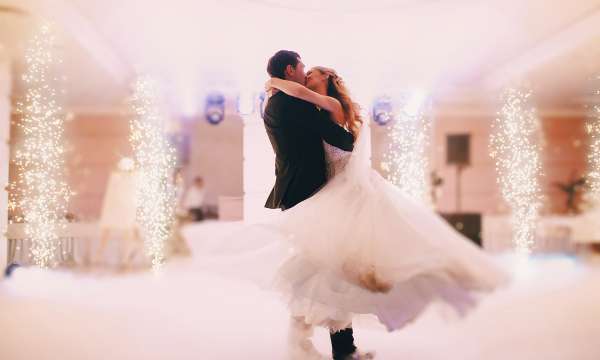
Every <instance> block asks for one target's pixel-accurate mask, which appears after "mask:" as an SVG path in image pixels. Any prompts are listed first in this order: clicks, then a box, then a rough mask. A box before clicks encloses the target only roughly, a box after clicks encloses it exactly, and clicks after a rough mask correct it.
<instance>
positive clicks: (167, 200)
mask: <svg viewBox="0 0 600 360" xmlns="http://www.w3.org/2000/svg"><path fill="white" fill-rule="evenodd" d="M131 106H132V109H133V112H134V114H135V116H134V117H133V118H132V119H131V123H130V127H131V136H130V141H131V144H132V147H133V150H134V155H135V156H134V157H135V162H136V168H137V170H138V180H137V181H138V185H137V192H138V194H137V201H138V203H137V218H138V223H139V224H140V228H141V231H142V237H143V238H144V242H145V244H146V251H147V253H148V256H149V257H150V258H151V259H152V267H153V269H154V270H158V269H159V268H160V267H161V266H162V264H163V263H164V260H165V242H166V241H167V239H168V237H169V234H170V231H171V226H172V223H173V216H174V205H175V204H174V199H175V191H174V190H175V189H174V187H173V185H172V184H171V182H170V179H171V174H172V172H173V168H174V165H175V152H174V149H173V148H171V146H169V143H168V141H167V138H166V136H165V133H164V128H165V118H164V117H163V116H162V114H161V111H160V108H161V107H160V104H159V101H158V88H157V85H156V83H155V82H154V81H153V80H152V79H150V78H149V77H145V76H142V77H139V78H138V80H137V81H136V83H135V86H134V94H133V97H132V101H131Z"/></svg>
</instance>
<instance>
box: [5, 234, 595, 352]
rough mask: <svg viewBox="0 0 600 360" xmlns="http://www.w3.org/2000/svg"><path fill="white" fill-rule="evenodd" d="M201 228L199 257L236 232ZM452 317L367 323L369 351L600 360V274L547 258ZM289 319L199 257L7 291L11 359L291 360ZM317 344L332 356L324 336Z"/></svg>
mask: <svg viewBox="0 0 600 360" xmlns="http://www.w3.org/2000/svg"><path fill="white" fill-rule="evenodd" d="M200 226H201V229H202V231H200V232H199V233H201V234H202V236H200V237H199V238H198V239H195V240H194V243H192V244H190V245H191V246H192V248H193V249H194V251H195V252H196V253H198V252H200V251H202V248H203V247H204V246H206V243H207V242H210V241H214V240H215V239H217V238H219V236H221V235H222V234H224V233H227V232H228V231H231V229H233V228H235V225H232V224H224V223H208V224H205V225H200ZM502 262H503V263H504V264H506V266H507V267H511V266H512V265H513V264H512V263H511V261H510V259H509V258H505V259H502ZM442 310H443V309H440V308H438V307H433V308H431V309H430V310H429V311H428V312H427V313H426V314H425V315H424V316H423V317H422V318H421V319H419V320H418V321H417V322H416V323H414V324H412V325H410V326H408V327H406V328H405V329H403V330H402V331H399V332H396V333H391V334H390V333H386V332H385V331H384V330H382V328H381V327H379V326H378V325H377V324H376V323H374V322H373V321H372V320H371V319H369V318H359V319H357V320H356V322H355V329H356V330H355V332H356V337H357V340H358V345H359V346H360V347H362V348H364V349H369V350H376V351H377V355H378V356H377V358H378V359H385V360H395V359H402V360H412V359H414V360H433V359H445V360H448V359H456V360H482V359H485V360H509V359H510V360H537V359H540V360H559V359H560V360H588V359H589V360H597V359H599V358H600V342H599V341H598V334H600V266H598V265H594V264H593V263H586V264H583V263H581V262H579V261H576V260H575V259H573V258H569V257H546V258H538V259H536V260H534V261H532V263H531V264H530V265H528V267H527V268H526V269H523V270H522V271H521V272H520V273H519V275H518V276H517V277H515V280H514V282H513V284H512V285H511V286H510V287H509V288H507V289H504V290H502V291H499V292H497V293H495V294H493V295H491V296H489V297H488V298H486V300H485V301H484V302H483V303H482V304H481V306H480V307H479V308H478V309H477V310H475V311H474V312H472V313H471V314H470V315H469V316H468V317H467V318H465V319H464V320H461V321H459V320H457V319H454V317H453V316H452V314H450V313H448V312H445V311H442ZM287 320H288V316H287V311H286V308H285V306H284V305H283V304H282V303H281V302H280V301H279V299H278V298H277V296H276V295H275V294H273V293H270V292H266V291H263V290H260V289H258V288H257V287H256V286H254V285H253V284H248V283H244V282H242V281H237V280H233V279H228V278H224V277H221V276H219V275H216V274H213V273H211V272H210V271H207V270H203V266H202V265H201V264H200V261H199V260H198V258H196V259H195V258H194V257H192V258H189V259H181V260H180V259H175V260H173V261H171V262H170V263H168V264H167V266H166V267H165V269H164V270H163V271H162V272H161V273H160V274H158V275H155V274H152V273H137V274H127V275H112V274H107V273H100V272H95V271H91V272H88V273H76V274H74V273H66V272H65V273H63V272H57V271H40V270H36V269H20V270H17V271H16V272H15V273H14V274H13V276H12V277H11V278H10V279H7V280H4V281H2V282H0V329H1V330H2V334H1V335H0V359H3V360H4V359H6V360H21V359H23V360H24V359H27V360H30V359H36V360H46V359H61V360H75V359H77V360H83V359H86V360H100V359H102V360H108V359H110V360H117V359H123V360H124V359H128V360H129V359H140V360H154V359H173V360H185V359H203V360H205V359H224V360H229V359H232V360H233V359H236V360H237V359H285V339H286V333H287ZM314 341H315V344H316V345H317V347H318V348H319V349H320V350H321V351H322V352H327V353H328V352H329V339H328V335H327V332H326V331H325V330H322V329H321V330H318V331H317V332H316V333H315V336H314Z"/></svg>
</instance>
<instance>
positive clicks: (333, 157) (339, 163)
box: [323, 141, 352, 179]
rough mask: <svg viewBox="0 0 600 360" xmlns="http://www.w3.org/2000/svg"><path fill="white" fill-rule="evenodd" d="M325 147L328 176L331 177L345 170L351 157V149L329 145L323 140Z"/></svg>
mask: <svg viewBox="0 0 600 360" xmlns="http://www.w3.org/2000/svg"><path fill="white" fill-rule="evenodd" d="M323 148H324V149H325V163H326V164H327V178H328V179H331V178H332V177H334V176H335V175H337V174H338V173H339V172H340V171H342V170H344V168H345V167H346V164H347V163H348V160H349V159H350V154H352V153H351V152H349V151H344V150H342V149H338V148H336V147H335V146H333V145H329V144H328V143H326V142H325V141H323Z"/></svg>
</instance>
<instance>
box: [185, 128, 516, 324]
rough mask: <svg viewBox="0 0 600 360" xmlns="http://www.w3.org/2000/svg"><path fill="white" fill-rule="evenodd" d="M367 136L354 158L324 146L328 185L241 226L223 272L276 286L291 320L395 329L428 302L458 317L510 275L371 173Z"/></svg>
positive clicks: (226, 248) (225, 250)
mask: <svg viewBox="0 0 600 360" xmlns="http://www.w3.org/2000/svg"><path fill="white" fill-rule="evenodd" d="M369 139H370V134H369V132H368V126H364V129H363V131H362V133H361V135H360V136H359V139H358V141H357V143H356V145H355V150H354V152H352V153H349V152H344V151H342V150H340V149H338V148H335V147H333V146H331V145H329V144H327V143H324V147H325V153H326V159H327V166H328V173H329V180H328V182H327V184H326V185H325V186H324V187H323V188H322V189H321V190H320V191H319V192H318V193H316V194H315V195H314V196H312V197H311V198H309V199H307V200H305V201H303V202H302V203H300V204H298V205H296V206H295V207H293V208H291V209H289V210H287V211H285V212H282V213H281V214H280V215H278V216H277V218H276V219H274V220H273V221H270V222H269V223H266V224H261V225H253V226H245V227H244V229H243V230H242V231H240V232H239V233H238V234H237V236H234V237H232V239H230V240H232V241H234V242H237V245H233V244H232V243H227V241H228V240H225V242H221V244H220V246H221V248H220V251H219V252H220V253H221V255H222V257H221V259H222V258H223V257H225V258H228V259H229V261H226V262H225V264H227V268H228V272H230V273H232V272H233V273H238V274H242V275H243V276H246V277H248V278H253V279H257V280H259V281H261V282H262V283H263V284H265V285H268V286H269V287H270V288H275V289H276V290H278V291H279V292H280V293H282V294H283V295H284V298H285V299H286V301H287V302H288V305H289V308H290V310H291V313H292V316H293V317H296V318H302V317H303V318H304V319H305V322H306V323H307V324H311V325H318V326H325V327H328V328H330V329H343V328H346V327H347V326H348V325H350V323H351V321H352V316H353V315H355V314H373V315H376V316H377V317H378V319H379V320H380V322H381V323H383V324H384V325H385V326H386V327H387V329H388V330H390V331H392V330H395V329H399V328H401V327H402V326H403V325H405V324H406V323H408V322H410V321H411V320H413V319H415V318H416V317H417V316H418V315H419V314H420V313H421V312H422V311H423V310H424V309H425V308H426V307H427V306H428V305H429V304H431V303H432V302H434V301H441V302H444V303H447V304H449V305H451V306H452V307H454V308H455V309H456V310H457V311H458V312H459V313H460V314H464V313H465V312H466V311H467V310H468V309H469V308H470V307H472V306H473V305H474V304H475V302H476V298H477V293H479V292H481V291H490V290H493V289H495V288H496V287H498V286H499V285H501V284H503V283H505V282H506V281H507V275H506V274H505V273H504V272H503V271H502V270H501V269H500V268H499V267H497V266H496V263H495V262H494V261H493V260H492V259H491V258H490V257H488V255H486V254H485V253H484V252H483V251H481V250H480V249H479V248H477V247H476V246H475V245H473V244H472V243H471V242H470V241H469V240H468V239H466V238H465V237H463V236H462V235H461V234H459V233H458V232H456V231H455V230H454V229H453V228H452V227H451V226H449V225H448V224H447V223H446V222H445V221H444V220H443V219H442V218H440V217H439V216H438V215H437V214H435V213H434V212H433V211H432V210H431V209H429V208H427V207H425V206H423V205H421V204H418V203H415V202H413V201H412V200H411V199H409V198H408V197H407V196H405V195H404V194H403V193H402V192H401V191H400V190H399V189H398V188H397V187H396V186H394V185H393V184H391V183H390V182H388V181H387V180H385V179H384V178H382V177H381V176H380V175H379V173H377V172H376V171H375V170H373V169H372V168H371V166H370V160H369V151H368V147H369V146H370V143H369ZM190 235H191V234H190ZM233 238H235V240H234V239H233ZM190 240H192V239H190ZM234 253H235V254H237V256H233V257H231V256H229V255H232V254H234ZM208 257H210V256H208ZM213 260H214V259H213ZM207 263H210V262H207ZM222 264H224V263H223V262H221V265H222ZM273 277H274V279H273ZM265 279H266V280H267V283H265V282H264V281H265Z"/></svg>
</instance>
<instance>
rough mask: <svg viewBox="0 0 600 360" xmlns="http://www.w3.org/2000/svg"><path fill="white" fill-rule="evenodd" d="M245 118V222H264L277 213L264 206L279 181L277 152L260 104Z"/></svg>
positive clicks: (244, 116)
mask: <svg viewBox="0 0 600 360" xmlns="http://www.w3.org/2000/svg"><path fill="white" fill-rule="evenodd" d="M256 105H257V106H254V110H253V111H252V113H250V114H243V115H242V117H243V119H244V221H245V222H250V223H252V222H260V221H262V220H266V219H268V218H269V216H272V215H273V214H276V213H277V211H276V210H271V209H265V207H264V205H265V202H266V200H267V197H268V196H269V193H270V191H271V189H272V187H273V185H274V184H275V154H274V153H273V149H272V147H271V143H270V142H269V138H268V136H267V132H266V130H265V126H264V124H263V120H262V118H261V116H260V111H259V110H258V104H256Z"/></svg>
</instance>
